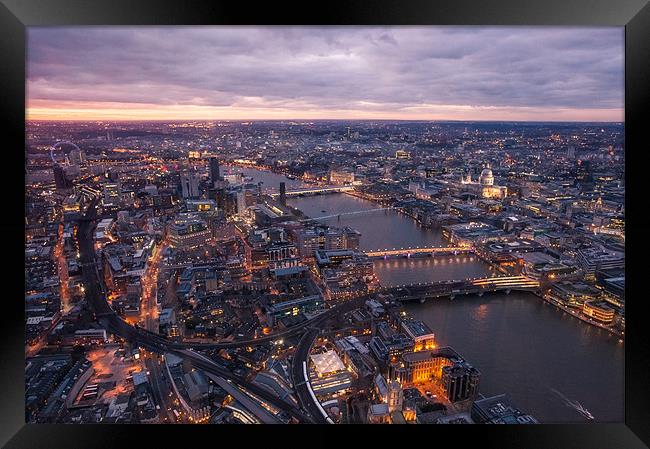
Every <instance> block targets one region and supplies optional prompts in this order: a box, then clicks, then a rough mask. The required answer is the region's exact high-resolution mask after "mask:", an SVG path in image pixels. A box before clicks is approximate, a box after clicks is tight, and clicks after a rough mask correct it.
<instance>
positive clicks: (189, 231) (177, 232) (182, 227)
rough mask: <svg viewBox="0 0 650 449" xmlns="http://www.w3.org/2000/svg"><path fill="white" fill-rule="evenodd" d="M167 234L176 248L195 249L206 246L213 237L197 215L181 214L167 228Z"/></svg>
mask: <svg viewBox="0 0 650 449" xmlns="http://www.w3.org/2000/svg"><path fill="white" fill-rule="evenodd" d="M167 234H168V236H169V243H170V245H171V246H172V247H174V248H195V247H198V246H200V245H204V244H205V242H206V241H207V240H208V239H209V238H210V237H211V232H210V230H209V229H208V226H207V224H206V223H205V221H203V220H201V219H200V218H199V217H198V216H197V215H196V214H179V215H178V217H177V218H176V219H175V220H174V221H173V222H172V223H171V224H169V225H168V226H167Z"/></svg>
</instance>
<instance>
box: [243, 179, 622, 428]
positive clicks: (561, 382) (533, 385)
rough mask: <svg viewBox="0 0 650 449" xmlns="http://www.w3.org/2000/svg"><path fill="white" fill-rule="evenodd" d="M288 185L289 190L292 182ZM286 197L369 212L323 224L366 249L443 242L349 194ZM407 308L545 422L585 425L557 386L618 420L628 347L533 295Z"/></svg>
mask: <svg viewBox="0 0 650 449" xmlns="http://www.w3.org/2000/svg"><path fill="white" fill-rule="evenodd" d="M249 173H251V172H249ZM272 175H273V176H274V177H276V176H277V177H278V178H272V179H270V180H269V182H274V183H278V184H279V182H280V181H281V180H282V178H284V177H283V176H282V175H275V174H272ZM248 176H254V177H255V175H254V174H248ZM265 182H266V181H265ZM286 182H287V183H288V184H287V187H288V188H289V186H290V184H289V182H292V181H291V180H288V181H286ZM289 203H290V204H291V205H292V206H294V207H297V208H299V209H300V210H302V211H303V212H305V213H306V214H307V215H309V216H311V217H319V216H327V215H334V214H340V213H346V212H353V211H361V210H364V211H370V212H366V213H362V214H357V215H342V216H341V217H340V218H338V217H334V218H328V219H325V220H323V222H324V223H326V224H330V225H333V226H350V227H353V228H355V229H357V230H358V231H360V232H361V234H362V237H361V242H360V246H361V249H364V250H371V249H383V248H395V247H398V248H401V247H413V246H424V245H430V246H444V245H446V242H445V241H444V238H443V237H442V235H441V234H440V232H439V231H435V230H427V229H423V228H422V227H420V226H419V225H418V224H417V223H415V222H414V220H412V219H411V218H409V217H407V216H404V215H402V214H399V213H397V212H395V211H392V210H388V211H387V210H379V211H371V210H372V209H377V208H378V206H377V205H375V204H374V203H372V202H370V201H366V200H363V199H359V198H356V197H352V196H350V195H346V194H333V195H322V196H313V197H302V198H290V199H289ZM375 269H376V273H377V276H378V278H379V280H380V282H381V283H382V285H399V284H408V283H413V282H426V281H434V280H442V279H460V278H463V277H476V276H480V275H484V274H488V273H489V267H487V266H486V264H484V263H483V262H481V261H480V260H477V259H476V258H475V257H472V256H459V257H448V258H440V259H438V260H433V261H432V260H431V259H389V260H386V261H383V260H382V261H377V262H375ZM406 310H407V311H408V312H409V313H410V314H411V315H412V316H414V317H416V318H418V319H421V320H422V321H424V322H426V323H427V324H428V325H429V326H430V327H431V329H433V331H434V333H435V334H436V339H437V341H438V344H440V345H448V346H452V347H453V348H454V349H456V350H457V351H458V352H459V353H460V354H461V355H463V356H464V357H465V358H466V360H467V361H469V362H470V363H472V364H473V365H474V366H475V367H476V368H478V369H479V370H480V371H481V386H480V391H481V393H482V394H483V395H485V396H489V395H494V394H501V393H507V394H508V395H509V396H510V397H511V398H512V401H513V402H514V404H515V405H517V406H518V407H519V408H521V409H522V410H524V411H526V412H528V413H530V414H532V415H533V416H535V417H536V418H537V419H538V420H540V421H541V422H547V423H551V422H565V423H566V422H577V423H579V422H585V418H583V417H582V415H580V414H579V413H578V412H577V411H576V410H574V409H573V408H570V407H567V406H566V405H564V402H563V400H562V399H561V398H560V397H559V396H558V395H556V394H555V393H553V392H552V391H551V389H555V390H558V391H559V392H561V393H562V394H563V395H564V396H566V397H568V398H569V399H571V400H573V401H578V402H580V403H581V404H582V405H583V406H584V407H585V408H587V409H588V410H589V411H591V413H592V414H593V415H594V417H595V420H596V421H598V422H622V421H623V420H624V402H623V397H624V384H623V374H624V371H623V367H624V344H623V343H620V342H619V341H618V338H617V337H615V336H612V335H610V334H609V333H607V332H606V331H604V330H602V329H598V328H596V327H594V326H590V325H588V324H586V323H583V322H581V321H579V320H578V319H576V318H573V317H572V316H570V315H568V314H567V313H565V312H563V311H561V310H559V309H557V308H556V307H554V306H552V305H550V304H547V303H545V302H544V301H542V300H541V299H540V298H538V297H536V296H535V295H533V294H531V293H522V292H512V293H511V294H510V295H506V294H505V293H497V294H492V295H485V296H483V297H478V296H463V297H458V298H456V299H455V300H453V301H451V300H449V299H441V300H437V301H430V302H426V303H424V304H419V303H410V304H407V305H406Z"/></svg>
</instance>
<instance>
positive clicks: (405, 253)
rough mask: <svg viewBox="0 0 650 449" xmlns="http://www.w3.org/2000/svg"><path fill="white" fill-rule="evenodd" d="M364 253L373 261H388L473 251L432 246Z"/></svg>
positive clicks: (470, 248)
mask: <svg viewBox="0 0 650 449" xmlns="http://www.w3.org/2000/svg"><path fill="white" fill-rule="evenodd" d="M364 253H365V254H366V255H367V256H368V257H370V258H373V259H388V258H389V257H407V258H410V257H412V256H420V257H435V256H457V255H460V254H471V253H474V249H473V248H472V247H469V246H433V247H415V248H386V249H377V250H371V251H364Z"/></svg>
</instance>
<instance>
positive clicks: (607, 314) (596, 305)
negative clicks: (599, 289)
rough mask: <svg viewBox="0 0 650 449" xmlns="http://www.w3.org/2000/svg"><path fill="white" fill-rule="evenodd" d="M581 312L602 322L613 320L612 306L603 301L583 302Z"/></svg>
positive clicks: (606, 322)
mask: <svg viewBox="0 0 650 449" xmlns="http://www.w3.org/2000/svg"><path fill="white" fill-rule="evenodd" d="M582 313H584V314H585V315H587V316H588V317H591V318H593V319H594V320H597V321H600V322H601V323H604V324H610V323H611V322H612V321H614V308H613V307H612V306H611V305H609V304H608V303H607V302H605V301H598V302H596V301H588V302H585V304H584V306H583V307H582Z"/></svg>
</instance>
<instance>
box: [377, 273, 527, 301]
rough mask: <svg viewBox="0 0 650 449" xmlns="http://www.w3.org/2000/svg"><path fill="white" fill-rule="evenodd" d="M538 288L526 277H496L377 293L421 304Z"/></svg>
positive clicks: (386, 288) (393, 289)
mask: <svg viewBox="0 0 650 449" xmlns="http://www.w3.org/2000/svg"><path fill="white" fill-rule="evenodd" d="M538 288H539V282H538V281H536V280H533V279H530V278H527V277H526V276H494V277H485V278H475V279H462V280H451V281H438V282H429V283H418V284H411V285H397V286H394V287H383V288H380V289H379V290H377V291H378V292H379V293H391V294H393V295H395V297H396V298H397V299H398V300H399V301H412V300H416V299H417V300H419V301H420V302H424V301H426V300H427V299H434V298H441V297H449V298H451V299H454V298H455V297H456V296H459V295H479V296H483V294H484V293H486V292H498V291H505V292H506V293H510V292H511V291H512V290H524V291H534V290H536V289H538Z"/></svg>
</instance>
